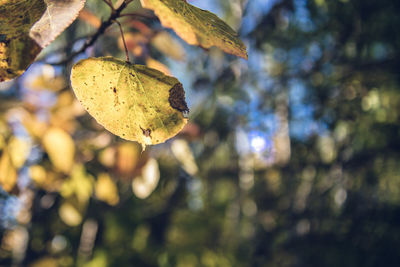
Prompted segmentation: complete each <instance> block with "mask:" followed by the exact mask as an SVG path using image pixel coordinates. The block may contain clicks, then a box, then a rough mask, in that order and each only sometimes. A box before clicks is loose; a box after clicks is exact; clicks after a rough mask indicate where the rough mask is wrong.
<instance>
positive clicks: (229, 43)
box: [140, 0, 247, 59]
mask: <svg viewBox="0 0 400 267" xmlns="http://www.w3.org/2000/svg"><path fill="white" fill-rule="evenodd" d="M140 2H141V4H142V6H143V7H144V8H148V9H151V10H153V11H154V13H155V14H156V15H157V16H158V18H159V19H160V21H161V23H162V25H163V26H164V27H167V28H171V29H173V30H174V31H175V32H176V33H177V34H178V35H179V36H180V37H181V38H182V39H183V40H185V41H186V42H187V43H188V44H191V45H198V46H201V47H203V48H210V47H212V46H217V47H219V48H221V49H222V50H223V51H225V52H226V53H229V54H233V55H236V56H239V57H242V58H245V59H247V52H246V47H245V46H244V44H243V42H242V41H241V40H240V39H239V38H238V34H237V33H236V32H235V31H234V30H233V29H232V28H231V27H229V26H228V25H227V24H226V23H225V22H224V21H222V20H221V19H220V18H218V17H217V16H216V15H215V14H213V13H211V12H209V11H207V10H203V9H200V8H197V7H195V6H192V5H191V4H189V3H186V1H183V0H140Z"/></svg>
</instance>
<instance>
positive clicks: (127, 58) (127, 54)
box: [114, 19, 130, 63]
mask: <svg viewBox="0 0 400 267" xmlns="http://www.w3.org/2000/svg"><path fill="white" fill-rule="evenodd" d="M114 22H116V23H117V24H118V26H119V30H120V32H121V37H122V42H123V43H124V48H125V55H126V62H128V63H130V60H129V52H128V48H127V47H126V42H125V37H124V31H123V30H122V26H121V23H119V21H118V20H116V19H115V20H114Z"/></svg>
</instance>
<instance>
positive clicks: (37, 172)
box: [29, 165, 46, 186]
mask: <svg viewBox="0 0 400 267" xmlns="http://www.w3.org/2000/svg"><path fill="white" fill-rule="evenodd" d="M29 176H30V177H31V179H32V180H33V181H34V182H35V184H37V185H39V186H40V185H42V184H44V183H45V182H46V170H45V169H44V168H43V166H40V165H32V166H30V167H29Z"/></svg>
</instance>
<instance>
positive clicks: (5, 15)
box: [0, 0, 46, 82]
mask: <svg viewBox="0 0 400 267" xmlns="http://www.w3.org/2000/svg"><path fill="white" fill-rule="evenodd" d="M45 9H46V5H45V3H44V1H43V0H3V1H0V82H3V81H7V80H10V79H13V78H15V77H17V76H19V75H21V74H22V73H23V72H24V71H25V70H26V68H27V67H28V66H29V65H30V64H31V63H32V62H33V60H34V59H35V57H36V55H37V54H39V52H40V50H41V48H40V47H39V45H37V44H36V43H35V41H33V40H32V39H31V38H29V36H28V34H29V30H30V28H31V26H32V25H33V24H34V23H35V22H36V21H37V20H39V19H40V17H41V16H42V14H43V12H44V10H45Z"/></svg>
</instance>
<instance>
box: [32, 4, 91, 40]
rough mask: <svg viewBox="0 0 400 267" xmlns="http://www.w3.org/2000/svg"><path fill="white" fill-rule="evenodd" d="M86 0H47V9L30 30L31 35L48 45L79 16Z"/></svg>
mask: <svg viewBox="0 0 400 267" xmlns="http://www.w3.org/2000/svg"><path fill="white" fill-rule="evenodd" d="M85 1H86V0H62V1H59V0H58V1H54V0H53V1H47V9H46V12H45V13H44V14H43V16H42V17H41V18H40V20H39V21H38V22H36V23H35V24H34V25H33V26H32V29H31V30H30V33H29V36H30V37H31V38H32V39H34V40H35V41H36V42H37V43H38V44H39V45H40V46H41V47H46V46H47V45H48V44H49V43H50V42H51V41H53V40H54V39H55V38H56V37H57V36H58V35H59V34H60V33H61V32H62V31H64V29H65V28H66V27H68V26H69V25H70V24H71V23H72V22H73V21H74V20H75V19H76V17H77V16H78V14H79V11H80V10H81V9H82V8H83V6H84V5H85Z"/></svg>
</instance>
